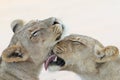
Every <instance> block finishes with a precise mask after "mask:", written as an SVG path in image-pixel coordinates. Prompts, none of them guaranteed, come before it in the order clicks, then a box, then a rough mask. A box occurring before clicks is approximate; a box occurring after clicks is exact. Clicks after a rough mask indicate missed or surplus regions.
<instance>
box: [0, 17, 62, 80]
mask: <svg viewBox="0 0 120 80" xmlns="http://www.w3.org/2000/svg"><path fill="white" fill-rule="evenodd" d="M11 27H12V30H13V32H14V35H13V37H12V40H11V42H10V44H9V46H8V47H7V48H6V49H5V50H4V51H3V53H2V61H1V64H0V80H39V79H38V77H39V72H40V69H41V67H42V63H43V62H44V60H45V58H46V57H47V55H48V52H49V51H50V49H51V47H52V46H53V45H54V44H55V43H56V41H58V40H59V39H60V37H61V35H62V34H63V31H64V26H63V24H62V23H61V22H60V21H59V20H58V19H56V18H54V17H51V18H48V19H45V20H41V21H39V20H36V21H30V22H28V23H27V24H23V21H22V20H15V21H13V22H12V23H11Z"/></svg>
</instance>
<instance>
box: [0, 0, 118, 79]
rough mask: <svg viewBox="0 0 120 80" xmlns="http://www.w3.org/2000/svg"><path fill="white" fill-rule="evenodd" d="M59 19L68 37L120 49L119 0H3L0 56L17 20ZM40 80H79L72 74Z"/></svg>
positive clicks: (0, 1) (0, 0)
mask: <svg viewBox="0 0 120 80" xmlns="http://www.w3.org/2000/svg"><path fill="white" fill-rule="evenodd" d="M52 16H53V17H58V18H60V19H61V20H62V21H63V22H64V24H65V25H66V27H67V34H71V33H77V34H82V35H88V36H91V37H93V38H95V39H97V40H99V41H100V42H101V43H103V44H104V45H105V46H107V45H116V46H117V47H118V48H120V29H119V28H120V0H0V37H1V38H0V53H2V51H3V50H4V49H5V48H6V47H7V45H8V44H9V41H10V39H11V37H12V35H13V33H12V30H11V28H10V24H11V22H12V21H13V20H15V19H23V20H24V21H25V22H28V21H29V20H31V19H40V20H42V19H45V18H48V17H52ZM40 78H41V80H80V79H79V78H78V77H77V76H76V75H75V74H73V73H69V72H55V73H49V72H45V71H43V73H42V75H41V76H40Z"/></svg>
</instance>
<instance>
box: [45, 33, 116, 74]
mask: <svg viewBox="0 0 120 80" xmlns="http://www.w3.org/2000/svg"><path fill="white" fill-rule="evenodd" d="M98 47H99V48H98ZM108 48H109V49H108ZM107 49H108V50H107ZM105 50H107V51H106V52H108V53H109V50H113V51H115V52H113V54H116V53H117V55H118V52H117V51H118V49H117V48H116V47H113V46H109V47H107V48H104V47H103V45H102V44H101V43H99V42H98V41H97V40H95V39H93V38H90V37H87V36H82V35H70V36H67V37H66V38H64V39H63V40H61V41H60V42H58V43H57V44H56V45H55V46H54V48H53V50H52V51H51V54H50V57H48V59H47V60H46V62H45V68H46V69H47V68H48V69H49V70H70V71H74V72H79V73H89V72H94V73H96V72H98V69H97V67H98V64H99V63H104V62H107V61H109V60H110V57H109V60H108V53H104V51H105ZM106 54H107V56H106ZM110 54H111V53H110ZM111 55H112V54H111Z"/></svg>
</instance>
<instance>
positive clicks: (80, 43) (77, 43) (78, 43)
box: [72, 41, 85, 46]
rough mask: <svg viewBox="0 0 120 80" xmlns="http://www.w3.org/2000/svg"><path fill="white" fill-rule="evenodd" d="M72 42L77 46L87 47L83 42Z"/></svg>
mask: <svg viewBox="0 0 120 80" xmlns="http://www.w3.org/2000/svg"><path fill="white" fill-rule="evenodd" d="M72 42H73V43H74V44H76V45H84V46H85V44H83V43H82V42H78V41H72Z"/></svg>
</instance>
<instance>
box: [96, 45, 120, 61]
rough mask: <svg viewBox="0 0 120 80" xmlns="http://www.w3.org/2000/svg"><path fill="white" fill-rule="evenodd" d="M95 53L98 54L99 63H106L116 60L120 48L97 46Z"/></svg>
mask: <svg viewBox="0 0 120 80" xmlns="http://www.w3.org/2000/svg"><path fill="white" fill-rule="evenodd" d="M95 55H96V56H97V59H96V62H97V63H104V62H108V61H113V60H116V59H117V57H118V55H119V50H118V48H117V47H115V46H107V47H105V48H100V47H98V46H95Z"/></svg>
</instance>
